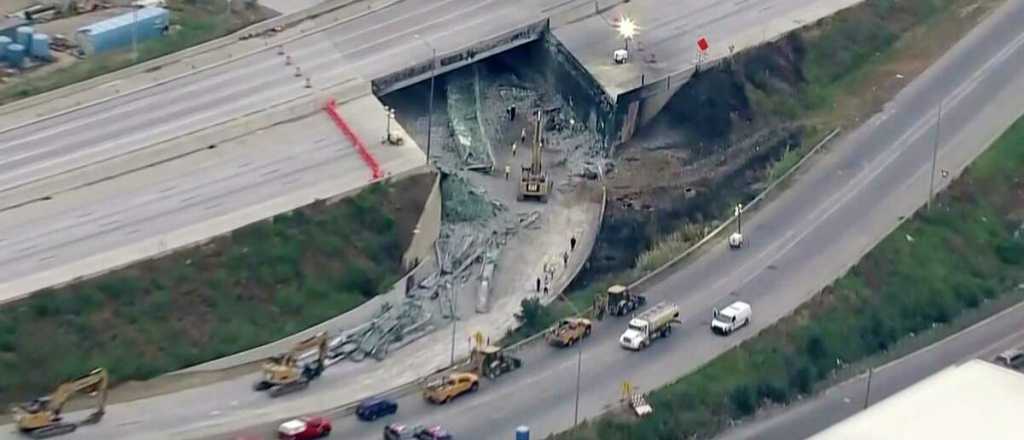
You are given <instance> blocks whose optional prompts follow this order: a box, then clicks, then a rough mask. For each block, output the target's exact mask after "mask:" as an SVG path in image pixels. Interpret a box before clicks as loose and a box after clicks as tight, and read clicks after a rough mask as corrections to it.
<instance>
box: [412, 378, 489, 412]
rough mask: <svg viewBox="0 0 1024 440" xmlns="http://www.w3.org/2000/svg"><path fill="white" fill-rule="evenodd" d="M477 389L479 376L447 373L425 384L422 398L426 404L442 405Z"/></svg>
mask: <svg viewBox="0 0 1024 440" xmlns="http://www.w3.org/2000/svg"><path fill="white" fill-rule="evenodd" d="M478 388H480V376H477V375H476V374H473V373H449V374H446V375H444V376H442V377H440V378H437V379H434V380H431V381H429V382H427V383H426V384H425V385H424V386H423V398H424V399H426V400H427V401H428V402H431V403H437V404H442V405H443V404H445V403H448V402H451V400H452V399H454V398H456V397H459V396H461V395H463V394H465V393H471V392H473V391H476V390H477V389H478Z"/></svg>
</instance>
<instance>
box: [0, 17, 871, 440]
mask: <svg viewBox="0 0 1024 440" xmlns="http://www.w3.org/2000/svg"><path fill="white" fill-rule="evenodd" d="M404 44H406V45H408V46H410V47H412V45H417V44H418V42H417V41H416V39H415V38H412V37H410V38H409V40H407V41H405V43H404ZM419 50H425V49H423V48H422V47H421V49H419ZM390 56H394V54H390ZM392 62H394V61H392ZM296 139H302V137H301V136H299V137H297V138H296ZM832 157H834V156H832V155H830V156H826V158H825V160H823V161H822V162H825V163H827V162H828V161H829V158H832ZM844 157H845V156H844ZM849 159H850V160H851V161H853V162H854V163H857V162H858V161H857V160H854V159H857V156H856V155H854V157H853V158H849ZM830 169H831V170H835V169H836V168H835V167H833V168H830ZM812 171H813V170H812ZM813 175H814V173H813V172H812V173H809V174H808V175H807V176H805V177H804V178H805V179H806V178H809V177H811V176H813ZM798 186H799V185H798ZM808 192H810V193H812V194H807V193H808ZM815 192H816V191H809V190H805V191H803V192H797V193H798V194H802V196H803V197H809V198H810V199H809V200H803V201H797V202H794V201H793V200H792V199H793V198H794V197H796V198H798V199H799V197H800V196H791V195H789V193H787V196H784V197H781V198H780V201H782V200H785V199H788V200H790V201H789V202H788V204H785V206H786V208H784V210H788V211H789V213H788V214H786V216H783V215H782V214H779V213H778V212H776V213H775V214H770V212H772V211H773V209H775V211H778V209H776V208H773V206H774V205H772V206H769V207H768V208H765V210H764V211H763V216H764V217H765V218H768V219H771V218H778V219H780V221H779V222H777V223H776V224H774V226H773V223H772V222H771V221H767V220H765V221H761V220H758V218H759V217H761V216H762V214H759V215H758V216H755V218H754V221H753V223H751V224H750V228H751V229H749V231H750V233H751V234H753V235H752V238H751V246H750V247H749V248H748V249H745V250H744V251H743V252H742V253H738V254H736V253H734V254H729V253H726V252H725V251H724V250H723V249H720V248H716V249H713V250H712V251H711V252H710V253H709V254H708V257H709V258H710V259H709V260H707V261H708V263H701V264H698V265H693V266H689V267H687V268H686V269H685V270H684V271H682V272H680V274H686V275H678V274H677V277H676V278H673V279H670V280H669V282H667V283H666V284H662V285H660V286H659V287H655V288H653V289H652V291H651V295H652V296H653V297H663V296H665V295H668V294H672V295H680V294H685V295H686V296H684V297H683V299H684V300H686V301H683V302H681V304H682V305H683V306H684V308H685V310H686V311H687V312H686V318H687V321H688V324H687V325H686V326H685V328H684V330H688V331H684V332H681V333H682V334H677V336H676V337H674V339H670V340H668V341H662V342H663V343H662V344H658V345H655V346H654V347H652V348H651V349H650V350H648V351H646V352H643V353H634V354H632V355H633V356H635V358H634V359H629V360H631V361H632V360H639V361H640V362H638V363H636V365H638V367H637V368H634V369H633V374H630V375H629V376H630V377H629V378H630V379H632V380H633V381H634V382H636V383H638V384H639V385H640V386H642V387H646V388H649V387H652V386H654V385H657V384H659V383H663V382H664V381H666V380H669V379H670V378H671V377H674V376H675V375H678V374H680V373H681V372H682V371H685V370H686V369H687V368H691V367H692V365H694V364H695V363H698V362H700V361H701V359H707V358H709V357H710V356H711V355H713V354H715V353H717V352H719V351H720V350H722V349H724V347H723V346H722V340H721V339H711V338H706V336H707V335H706V334H704V333H703V331H702V330H703V327H704V324H703V323H702V322H701V321H702V320H704V321H706V318H707V313H708V311H709V310H710V307H712V305H717V304H718V303H721V302H723V300H724V299H725V297H724V296H720V295H719V296H711V295H707V294H706V293H704V290H706V291H713V292H714V294H715V295H718V294H719V293H721V292H729V291H731V290H729V289H728V287H729V286H727V285H725V284H722V283H718V282H717V281H715V280H719V279H725V280H726V281H727V283H726V284H737V283H740V281H742V280H741V279H740V278H742V277H743V276H744V275H742V274H746V273H759V274H764V273H767V272H770V271H771V269H768V270H767V271H765V270H762V271H760V272H756V270H757V269H759V268H756V267H744V268H740V269H735V268H736V267H739V266H740V264H739V263H744V264H749V263H750V262H754V263H756V262H757V260H758V259H757V258H756V257H755V256H752V255H751V254H752V253H757V252H766V251H768V252H774V251H778V250H781V248H783V247H785V245H784V244H783V243H782V242H780V240H778V239H775V240H773V241H767V240H764V241H762V239H760V238H758V237H769V236H772V235H773V232H772V228H773V227H774V228H780V229H776V230H789V229H788V228H790V227H793V224H791V223H792V222H791V220H792V219H793V218H802V217H800V216H796V214H795V213H803V214H804V215H806V214H807V213H809V212H810V211H809V210H806V209H804V210H801V209H799V208H800V207H801V206H805V205H814V204H816V203H823V202H822V201H821V200H820V199H818V198H814V197H815V195H816V194H814V193H815ZM773 216H774V217H773ZM853 217H857V216H853ZM759 222H761V223H764V224H765V225H766V226H759ZM810 226H812V225H810V224H808V225H807V227H810ZM813 226H816V225H813ZM778 235H779V236H781V234H778ZM806 248H807V245H806V244H805V245H804V246H801V247H799V248H798V249H803V250H805V251H806ZM702 261H703V260H702ZM723 263H725V264H723ZM804 264H806V263H804ZM695 267H703V268H704V269H701V270H697V269H694V268H695ZM733 269H735V270H736V271H738V272H740V273H741V275H735V274H733V273H732V272H733ZM761 269H764V267H762V268H761ZM701 271H703V272H701ZM752 271H753V272H752ZM679 276H682V277H684V278H683V279H681V280H680V279H678V277H679ZM723 277H724V278H723ZM697 279H703V280H704V281H700V282H692V283H691V281H694V280H697ZM680 286H683V287H680ZM775 288H778V286H776V287H775ZM809 292H810V290H808V291H807V292H800V293H798V294H796V295H795V296H796V297H797V298H796V299H797V300H802V299H803V298H805V297H806V295H809ZM774 304H775V302H774V301H758V302H755V307H756V308H757V310H758V311H757V315H756V318H755V319H756V320H757V321H756V322H755V327H756V326H758V325H766V324H767V323H768V322H770V321H771V320H772V319H771V318H772V316H781V315H782V314H784V312H785V311H786V310H787V309H786V307H791V304H789V305H787V304H781V302H780V305H778V306H777V307H776V306H775V305H774ZM762 319H763V321H761V320H762ZM621 325H622V324H621V322H620V323H618V324H617V325H614V324H613V325H607V326H602V327H601V328H599V329H598V331H597V333H596V334H595V335H594V337H593V338H592V340H591V341H588V343H587V347H591V346H593V348H594V349H593V350H591V349H590V348H588V350H587V353H586V354H585V355H584V359H585V362H586V365H587V366H585V368H586V370H585V374H586V377H587V378H588V379H587V380H588V382H587V383H586V384H585V385H586V387H587V392H586V394H585V396H584V398H585V399H586V400H585V402H586V403H585V404H584V406H583V407H582V408H581V409H582V412H581V414H583V415H585V416H586V415H592V414H595V413H596V412H597V411H598V410H599V409H600V408H601V407H602V405H603V404H604V402H606V401H609V400H611V399H614V397H615V395H616V393H617V383H618V382H619V381H620V380H621V378H622V377H620V376H623V375H624V374H623V371H624V370H623V369H622V367H621V366H620V365H623V364H619V363H618V362H622V360H623V359H624V358H622V356H623V355H624V353H623V352H621V350H619V349H618V347H617V346H615V345H614V342H610V341H611V340H612V339H613V338H614V337H615V336H616V335H617V334H618V333H619V331H620V330H621V329H620V327H621ZM745 332H749V331H744V332H741V334H740V335H742V334H747V333H745ZM740 335H736V336H740ZM738 340H739V339H738V338H736V337H734V338H732V339H730V340H728V341H727V342H728V343H736V342H738ZM542 350H546V347H542V346H541V347H531V348H529V349H528V350H527V351H526V352H525V353H524V356H525V357H527V359H528V362H529V363H530V366H529V367H528V369H527V370H523V371H520V372H517V373H515V374H514V375H513V376H510V377H509V378H507V379H508V380H507V381H506V380H502V381H501V384H499V385H498V387H500V386H507V387H508V388H509V389H508V392H507V393H498V391H499V390H500V388H498V387H493V388H492V389H491V390H490V391H487V388H485V389H484V390H483V391H482V392H481V393H479V394H477V395H476V396H473V397H471V398H469V399H467V400H465V401H463V402H459V403H456V404H455V405H453V406H452V407H450V408H453V409H457V408H466V405H471V403H465V402H472V399H474V398H479V399H485V400H484V401H487V402H489V401H495V402H501V403H503V404H507V405H506V406H508V408H509V409H508V411H507V412H505V413H502V412H501V411H498V410H495V409H494V408H492V407H491V406H490V405H479V406H477V407H475V409H476V411H477V413H475V415H474V416H476V417H480V419H479V420H493V419H494V418H499V417H500V418H501V419H502V420H505V421H507V423H509V424H515V423H518V422H517V420H530V421H532V420H537V421H538V422H537V424H536V426H537V429H551V430H554V429H559V426H564V423H565V417H566V416H564V414H566V413H565V411H564V410H565V408H566V406H565V405H566V403H565V400H564V397H565V395H569V394H571V391H569V392H568V393H569V394H563V395H562V396H561V397H556V395H558V394H560V393H565V392H566V390H565V388H564V386H566V385H568V384H571V383H573V381H574V378H575V375H574V374H573V373H574V372H575V371H574V370H575V368H571V367H566V366H565V365H570V364H567V363H566V362H567V361H568V362H571V353H561V354H559V356H551V357H549V356H547V351H542ZM680 353H682V355H680ZM566 357H568V358H566ZM665 359H669V360H670V362H661V361H663V360H665ZM559 361H560V362H561V363H558V362H559ZM655 361H658V362H657V363H655ZM626 365H630V367H633V366H634V363H632V362H631V363H629V364H626ZM669 366H672V368H669ZM362 371H364V372H365V370H362ZM591 371H593V372H591ZM345 373H352V374H355V373H357V372H341V371H337V370H334V371H329V375H328V377H325V378H324V379H323V380H322V381H321V382H320V383H319V387H316V388H311V389H310V390H309V391H307V392H306V393H304V394H301V395H295V396H289V398H287V399H283V400H276V401H271V400H269V399H262V400H259V399H261V398H262V397H263V396H260V395H257V394H255V393H252V392H251V391H250V390H249V388H248V386H247V385H248V381H249V379H250V378H241V379H238V380H236V381H234V382H229V383H221V384H217V385H216V386H211V387H204V388H198V389H195V390H189V391H187V392H182V393H176V394H172V395H167V396H161V397H157V398H153V399H146V400H144V401H140V402H134V403H131V404H125V405H117V406H115V407H112V408H111V409H110V412H109V418H108V420H107V421H105V422H104V423H103V424H100V425H97V426H94V427H89V428H88V429H83V431H82V432H80V433H78V434H76V437H78V438H128V437H130V438H168V437H172V438H183V437H185V435H186V433H190V432H194V431H196V430H202V429H204V428H206V427H209V426H210V425H212V424H215V423H216V421H211V418H217V416H218V415H220V414H224V413H225V412H229V411H230V412H233V413H234V416H235V417H238V418H246V419H247V420H250V421H256V420H266V419H268V418H271V417H273V416H274V415H277V414H282V415H283V414H289V413H290V412H289V408H299V407H300V406H301V407H303V408H305V407H307V406H310V405H314V404H315V405H317V406H318V407H320V408H326V407H330V406H332V405H337V404H340V403H343V402H342V401H340V400H339V399H338V398H337V396H332V395H331V394H330V388H331V387H332V386H333V387H337V386H340V385H341V384H344V383H346V382H350V381H352V380H359V379H353V377H355V376H346V375H344V374H345ZM541 373H543V374H541ZM516 377H526V378H530V380H531V381H532V382H529V383H526V384H525V385H528V386H523V385H524V383H522V382H516V380H515V379H514V378H516ZM504 383H508V385H502V384H504ZM529 386H533V387H534V388H530V387H529ZM534 390H543V392H540V391H537V394H539V395H540V397H542V398H543V399H537V400H536V401H535V400H534V399H535V397H536V396H532V395H529V394H530V393H531V392H533V391H534ZM491 392H495V393H494V394H491ZM516 402H519V403H522V402H527V403H528V404H529V405H527V407H524V406H518V405H515V404H514V403H516ZM551 402H555V403H554V405H549V404H550V403H551ZM300 404H302V405H300ZM557 405H562V406H561V407H559V406H557ZM406 408H411V409H412V410H413V411H410V412H406V411H405V410H404V409H403V414H405V416H404V417H409V418H410V419H413V418H414V417H415V414H416V413H415V412H414V410H415V406H411V405H410V406H407V407H406ZM524 408H525V409H524ZM568 408H569V410H570V411H571V405H570V406H569V407H568ZM445 410H446V411H450V409H445ZM424 414H425V415H424V418H429V419H432V420H439V421H444V422H446V423H448V422H449V421H452V420H457V419H458V417H456V416H454V415H452V414H451V413H448V415H445V414H446V413H443V412H436V413H433V412H432V413H430V414H429V415H426V413H424ZM545 417H553V419H545ZM453 423H454V422H453ZM501 423H504V422H501ZM492 425H493V426H489V427H486V431H487V432H490V430H491V429H497V428H501V427H502V426H500V423H498V422H495V423H493V424H492ZM545 426H547V428H545ZM456 428H457V429H459V431H457V432H465V433H467V435H466V436H467V437H468V438H473V437H472V434H473V432H474V431H473V429H478V430H484V429H485V427H476V428H473V427H462V426H456ZM478 432H484V431H478ZM4 435H6V433H4ZM189 435H191V434H189ZM477 438H487V437H486V436H484V437H477Z"/></svg>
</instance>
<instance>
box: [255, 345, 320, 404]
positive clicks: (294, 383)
mask: <svg viewBox="0 0 1024 440" xmlns="http://www.w3.org/2000/svg"><path fill="white" fill-rule="evenodd" d="M312 348H316V349H317V350H318V353H317V360H316V361H314V362H310V363H307V364H305V365H300V364H299V359H300V358H301V357H302V355H303V354H305V353H306V352H307V351H308V350H310V349H312ZM326 368H327V332H320V333H317V334H315V335H313V336H311V337H309V338H307V339H305V340H302V341H299V342H298V343H297V344H295V346H294V347H292V349H291V350H289V351H288V352H287V353H284V354H282V355H279V356H275V357H272V358H270V359H269V360H268V361H267V362H265V363H264V364H263V378H262V379H260V380H259V381H257V382H256V383H255V384H254V385H253V389H254V390H256V391H267V392H268V394H269V395H270V397H277V396H280V395H283V394H287V393H290V392H292V391H298V390H301V389H305V388H306V387H308V386H309V383H310V382H312V381H313V379H316V378H318V377H320V375H321V374H323V372H324V369H326Z"/></svg>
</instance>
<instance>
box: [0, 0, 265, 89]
mask: <svg viewBox="0 0 1024 440" xmlns="http://www.w3.org/2000/svg"><path fill="white" fill-rule="evenodd" d="M224 5H225V3H224V2H217V1H208V2H195V1H186V0H177V1H176V0H170V1H168V9H170V10H171V26H172V29H173V30H172V33H171V34H170V35H168V36H167V37H166V38H161V39H155V40H150V41H146V42H142V43H140V44H139V57H138V61H137V62H140V63H141V62H144V61H148V60H151V59H154V58H159V57H162V56H164V55H167V54H170V53H174V52H177V51H180V50H183V49H187V48H189V47H192V46H196V45H199V44H201V43H204V42H207V41H210V40H213V39H215V38H218V37H222V36H224V35H227V34H230V33H232V32H234V31H237V30H239V29H241V28H244V27H246V26H249V25H251V24H253V23H257V22H260V21H263V20H265V19H267V18H268V16H267V12H266V9H263V8H253V9H248V8H246V9H237V10H233V11H232V12H231V13H230V14H229V13H227V12H225V6H224ZM132 64H135V61H133V60H132V54H131V49H130V48H128V49H127V50H126V51H119V52H115V53H108V54H101V55H97V56H92V57H88V58H86V59H83V60H79V61H76V62H74V63H73V64H71V65H69V66H67V67H64V68H62V69H59V70H56V71H53V72H49V73H46V74H44V75H40V76H34V75H31V74H30V75H29V76H28V77H26V78H25V79H21V80H16V81H14V82H12V83H11V84H10V85H7V86H4V87H3V88H0V105H3V104H7V103H10V102H13V101H17V100H19V99H22V98H27V97H29V96H33V95H38V94H40V93H45V92H48V91H50V90H55V89H59V88H61V87H64V86H67V85H71V84H75V83H78V82H81V81H85V80H87V79H90V78H93V77H97V76H100V75H104V74H107V73H110V72H113V71H116V70H120V69H123V68H125V67H128V66H130V65H132Z"/></svg>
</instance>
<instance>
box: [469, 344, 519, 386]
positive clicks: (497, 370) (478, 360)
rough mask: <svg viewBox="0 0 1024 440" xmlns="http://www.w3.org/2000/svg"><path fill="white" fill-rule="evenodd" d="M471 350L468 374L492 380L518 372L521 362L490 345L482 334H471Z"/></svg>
mask: <svg viewBox="0 0 1024 440" xmlns="http://www.w3.org/2000/svg"><path fill="white" fill-rule="evenodd" d="M473 342H474V343H473V349H472V351H470V353H469V367H468V370H467V371H469V372H471V373H473V374H476V375H478V376H485V377H487V378H488V379H491V380H494V379H496V378H497V377H498V376H501V375H502V374H505V373H508V372H511V371H515V370H518V369H519V368H520V367H522V366H523V360H522V359H519V358H517V357H515V356H512V355H509V354H507V353H505V352H504V351H503V350H502V349H501V348H499V347H495V346H493V345H491V344H490V341H489V340H487V339H486V338H484V335H483V333H480V332H476V333H474V334H473Z"/></svg>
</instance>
